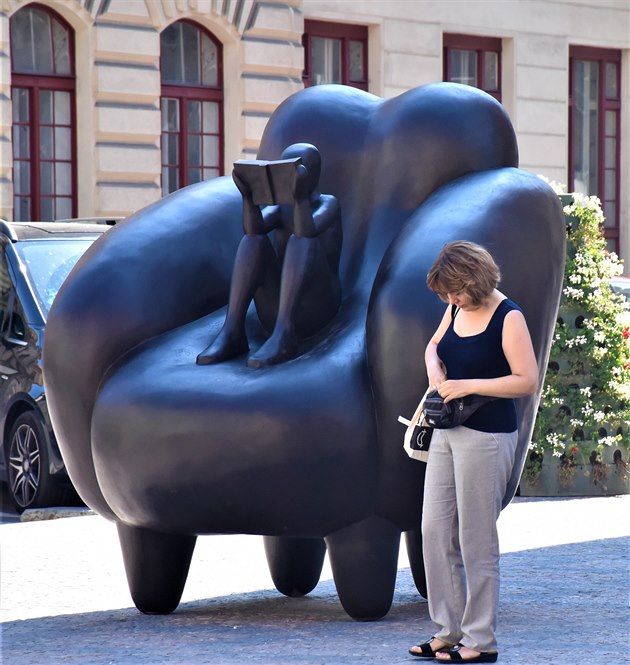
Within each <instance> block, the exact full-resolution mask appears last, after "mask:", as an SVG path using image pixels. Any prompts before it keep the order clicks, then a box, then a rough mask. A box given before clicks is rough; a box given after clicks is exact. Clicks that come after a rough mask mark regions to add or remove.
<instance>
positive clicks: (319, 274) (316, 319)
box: [247, 236, 340, 367]
mask: <svg viewBox="0 0 630 665" xmlns="http://www.w3.org/2000/svg"><path fill="white" fill-rule="evenodd" d="M336 285H337V281H336V278H335V277H334V276H333V275H332V274H331V271H330V266H329V264H328V260H327V258H326V255H325V252H324V250H323V248H322V246H321V243H320V241H319V238H306V237H302V238H298V237H297V236H291V237H290V238H289V242H288V243H287V248H286V251H285V255H284V263H283V265H282V281H281V286H280V302H279V305H278V317H277V319H276V324H275V327H274V329H273V333H272V335H271V337H270V338H269V339H268V340H267V341H266V342H265V343H264V344H263V345H262V346H261V347H260V349H259V350H258V351H257V352H256V353H254V354H252V355H251V356H250V357H249V360H248V361H247V364H248V365H249V366H250V367H266V366H268V365H276V364H278V363H281V362H284V361H285V360H290V359H291V358H293V357H295V355H296V354H297V350H298V338H297V334H296V308H297V306H298V305H300V307H301V308H303V309H306V310H307V312H306V317H304V316H302V318H306V321H307V326H308V328H310V333H311V334H313V333H314V332H316V331H317V330H319V329H321V328H323V327H324V326H325V325H326V324H327V323H328V321H329V320H330V319H331V318H332V317H333V316H334V315H335V313H336V312H337V309H338V308H339V296H340V294H339V291H338V289H337V288H336ZM298 332H299V331H298Z"/></svg>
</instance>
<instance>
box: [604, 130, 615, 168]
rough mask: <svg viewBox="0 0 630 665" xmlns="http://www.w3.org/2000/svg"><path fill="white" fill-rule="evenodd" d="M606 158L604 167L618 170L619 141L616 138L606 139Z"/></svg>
mask: <svg viewBox="0 0 630 665" xmlns="http://www.w3.org/2000/svg"><path fill="white" fill-rule="evenodd" d="M605 146H606V150H605V153H606V154H605V156H604V166H605V168H607V169H614V168H617V139H616V138H614V137H607V138H606V139H605Z"/></svg>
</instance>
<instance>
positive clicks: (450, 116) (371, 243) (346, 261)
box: [258, 83, 518, 293]
mask: <svg viewBox="0 0 630 665" xmlns="http://www.w3.org/2000/svg"><path fill="white" fill-rule="evenodd" d="M298 141H303V142H307V143H312V144H313V145H316V146H317V147H318V149H319V151H320V153H321V156H322V175H321V181H320V189H321V191H322V192H324V193H329V194H334V195H335V196H336V197H337V198H338V200H339V202H340V205H341V211H342V224H343V234H344V240H343V248H342V259H341V271H342V282H343V284H344V288H345V292H346V293H348V292H351V291H352V290H353V288H354V287H355V286H357V285H359V287H360V288H362V289H366V290H367V291H368V293H369V289H370V287H371V284H372V281H373V278H374V275H375V273H376V270H377V269H378V265H379V261H380V259H381V258H382V256H383V254H384V253H385V250H386V249H387V247H388V246H389V244H390V243H391V241H392V240H393V239H394V238H395V237H396V236H397V235H398V234H399V232H400V230H401V228H402V226H403V224H404V223H405V222H406V221H407V219H408V218H409V216H410V215H411V214H412V213H413V212H414V211H415V210H416V209H417V207H418V206H419V205H420V203H422V201H424V200H425V199H426V198H427V196H428V195H429V194H431V192H433V191H435V190H436V189H438V188H439V187H440V186H441V185H443V184H444V183H446V182H449V181H451V180H455V179H456V178H458V177H460V176H462V175H464V174H466V173H470V172H473V171H483V170H488V169H494V168H499V167H505V166H517V165H518V149H517V145H516V137H515V134H514V129H513V127H512V124H511V122H510V119H509V117H508V115H507V113H506V111H505V109H504V108H503V107H502V106H501V104H499V102H497V101H496V100H495V99H493V98H492V97H491V96H490V95H487V94H486V93H484V92H481V91H480V90H477V89H476V88H472V87H470V86H463V85H459V84H450V83H439V84H430V85H426V86H422V87H420V88H415V89H413V90H410V91H408V92H406V93H404V94H402V95H400V96H398V97H395V98H392V99H381V98H379V97H375V96H374V95H370V94H369V93H366V92H363V91H361V90H356V89H353V88H348V87H344V86H338V85H326V86H318V87H314V88H307V89H306V90H304V91H303V92H299V93H297V94H295V95H293V96H291V97H290V98H289V99H287V100H286V101H285V102H283V104H281V105H280V106H279V108H278V109H277V110H276V111H275V113H274V114H273V116H272V118H271V119H270V121H269V123H268V125H267V128H266V130H265V133H264V135H263V138H262V143H261V146H260V150H259V153H258V156H259V157H260V158H261V159H278V158H279V157H280V155H281V154H282V150H283V149H284V148H285V147H286V146H287V145H290V144H291V143H296V142H298Z"/></svg>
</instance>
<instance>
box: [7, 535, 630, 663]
mask: <svg viewBox="0 0 630 665" xmlns="http://www.w3.org/2000/svg"><path fill="white" fill-rule="evenodd" d="M629 545H630V539H629V538H613V539H607V540H599V541H590V542H584V543H577V544H570V545H561V546H556V547H547V548H541V549H536V550H526V551H520V552H513V553H508V554H504V555H503V556H502V558H501V566H502V590H501V607H500V615H499V630H498V635H499V648H500V658H499V662H500V663H501V662H504V663H510V664H511V665H538V664H539V663H540V664H542V663H553V665H576V664H577V665H580V664H582V663H585V664H586V663H588V664H589V665H590V664H594V665H597V664H598V663H604V662H623V659H624V657H626V656H627V638H628V634H629V628H630V615H629V610H628V553H629V551H628V548H629ZM431 628H432V625H431V622H430V620H429V618H428V609H427V604H426V601H424V600H423V599H422V598H421V597H420V596H419V595H418V594H417V592H416V591H415V587H414V586H413V581H412V578H411V573H410V571H409V569H403V570H399V574H398V582H397V587H396V595H395V598H394V604H393V606H392V610H391V612H390V613H389V614H388V615H387V617H386V618H385V619H383V620H381V621H378V622H372V623H357V622H354V621H352V620H351V619H350V618H349V617H348V616H347V615H346V614H345V612H344V611H343V609H342V607H341V605H340V604H339V601H338V598H337V595H336V592H335V588H334V584H333V583H332V582H331V581H327V582H322V583H320V584H319V585H318V586H317V588H316V589H315V591H314V592H313V593H312V594H310V595H309V596H307V597H305V598H299V599H295V598H285V597H284V596H280V595H279V594H277V593H276V592H274V591H261V592H253V593H244V594H236V595H230V596H222V597H219V598H212V599H208V600H204V601H195V602H189V603H184V604H182V605H181V606H180V607H179V608H178V610H177V611H176V612H174V613H173V614H171V615H167V616H146V615H142V614H140V613H139V612H138V611H137V610H135V609H134V608H127V609H121V610H111V611H105V612H92V613H87V614H77V615H62V616H54V617H44V618H37V619H30V620H26V621H13V622H8V623H5V624H4V626H3V658H5V659H6V660H5V661H4V662H7V663H11V665H27V664H28V665H32V663H42V664H48V663H61V662H62V663H64V664H65V663H70V664H80V665H101V664H108V665H123V664H125V665H126V664H127V663H129V664H132V663H133V664H134V665H143V664H144V665H149V664H150V665H161V664H162V663H169V664H171V663H173V664H182V665H198V664H200V663H212V664H213V665H224V664H226V665H227V664H233V663H234V664H235V663H243V662H245V663H247V662H251V663H265V664H269V665H271V664H274V665H276V664H283V665H284V664H286V665H343V664H346V663H347V664H354V663H356V664H359V663H361V664H362V665H365V664H376V663H379V664H383V665H385V664H388V665H395V664H396V663H411V662H419V659H414V658H413V657H412V656H409V655H408V654H407V649H408V647H409V646H410V645H411V644H413V643H416V642H418V641H423V640H424V639H425V638H428V637H429V636H430V635H431Z"/></svg>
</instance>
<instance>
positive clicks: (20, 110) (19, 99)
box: [13, 88, 29, 122]
mask: <svg viewBox="0 0 630 665" xmlns="http://www.w3.org/2000/svg"><path fill="white" fill-rule="evenodd" d="M28 119H29V109H28V90H27V89H26V88H14V89H13V122H28Z"/></svg>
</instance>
